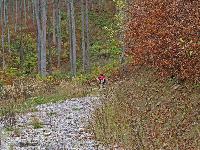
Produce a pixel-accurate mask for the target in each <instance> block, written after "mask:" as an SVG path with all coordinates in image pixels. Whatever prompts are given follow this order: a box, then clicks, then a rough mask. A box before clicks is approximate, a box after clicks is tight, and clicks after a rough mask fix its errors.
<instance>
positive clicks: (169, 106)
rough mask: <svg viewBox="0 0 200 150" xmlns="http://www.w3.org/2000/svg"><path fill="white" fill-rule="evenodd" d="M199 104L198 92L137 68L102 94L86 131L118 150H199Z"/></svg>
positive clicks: (186, 85) (196, 89)
mask: <svg viewBox="0 0 200 150" xmlns="http://www.w3.org/2000/svg"><path fill="white" fill-rule="evenodd" d="M199 99H200V95H199V88H194V87H193V86H191V85H190V84H189V83H184V84H182V85H179V84H177V83H175V82H174V81H173V80H171V79H169V80H168V79H166V80H162V79H159V78H158V77H156V76H155V74H154V71H153V70H151V69H144V68H143V69H139V70H136V71H134V73H132V74H129V78H128V79H124V80H123V81H120V82H118V83H115V84H114V85H113V86H112V87H110V88H108V89H107V90H106V91H105V93H104V98H102V102H103V105H102V107H100V108H98V109H96V111H95V112H94V115H93V121H92V124H91V130H92V131H93V133H94V135H95V137H96V139H97V140H99V141H101V142H103V143H105V144H107V145H112V144H114V145H118V146H120V147H121V148H122V149H130V150H134V149H143V150H150V149H173V150H174V149H176V150H186V149H187V150H188V149H199V148H200V144H199V143H200V125H199V120H200V118H199V116H200V115H199V114H200V110H199V108H200V102H199Z"/></svg>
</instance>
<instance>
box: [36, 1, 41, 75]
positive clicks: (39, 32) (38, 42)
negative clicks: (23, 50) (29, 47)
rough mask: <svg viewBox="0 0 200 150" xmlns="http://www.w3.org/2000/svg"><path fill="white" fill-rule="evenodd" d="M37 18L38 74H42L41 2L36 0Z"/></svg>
mask: <svg viewBox="0 0 200 150" xmlns="http://www.w3.org/2000/svg"><path fill="white" fill-rule="evenodd" d="M34 6H35V16H36V22H37V55H38V73H39V74H41V38H42V37H41V34H42V33H41V32H42V31H41V24H40V14H41V12H40V8H39V6H40V5H39V0H34Z"/></svg>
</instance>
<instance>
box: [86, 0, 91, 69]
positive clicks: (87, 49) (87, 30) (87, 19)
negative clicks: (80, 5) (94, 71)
mask: <svg viewBox="0 0 200 150" xmlns="http://www.w3.org/2000/svg"><path fill="white" fill-rule="evenodd" d="M85 14H86V15H85V16H86V17H85V28H86V51H85V59H86V61H85V66H86V71H89V68H90V64H89V49H90V40H89V16H88V0H86V3H85Z"/></svg>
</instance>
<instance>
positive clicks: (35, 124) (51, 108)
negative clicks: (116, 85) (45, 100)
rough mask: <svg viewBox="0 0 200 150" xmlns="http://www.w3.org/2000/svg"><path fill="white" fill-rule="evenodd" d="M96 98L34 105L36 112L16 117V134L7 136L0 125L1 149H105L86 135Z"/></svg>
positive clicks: (12, 133)
mask: <svg viewBox="0 0 200 150" xmlns="http://www.w3.org/2000/svg"><path fill="white" fill-rule="evenodd" d="M98 105H99V99H98V98H97V97H85V98H78V99H76V98H74V99H70V100H66V101H64V102H62V103H55V104H43V105H40V106H37V108H36V110H37V111H36V112H29V113H27V114H23V115H19V116H17V117H16V125H15V130H16V131H15V132H11V133H10V134H9V135H8V131H6V130H5V127H3V124H1V125H0V129H1V146H0V149H1V150H12V149H13V150H105V149H106V148H104V147H103V146H102V145H100V144H99V143H98V142H96V141H95V140H94V137H93V136H92V135H91V134H90V133H89V132H88V130H87V128H86V127H87V125H88V122H89V119H90V117H91V111H93V110H94V108H95V107H97V106H98Z"/></svg>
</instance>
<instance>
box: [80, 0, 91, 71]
mask: <svg viewBox="0 0 200 150" xmlns="http://www.w3.org/2000/svg"><path fill="white" fill-rule="evenodd" d="M81 14H82V15H81V16H82V17H81V18H82V19H81V20H82V51H83V70H84V71H88V70H89V45H90V44H89V18H88V0H81Z"/></svg>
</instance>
